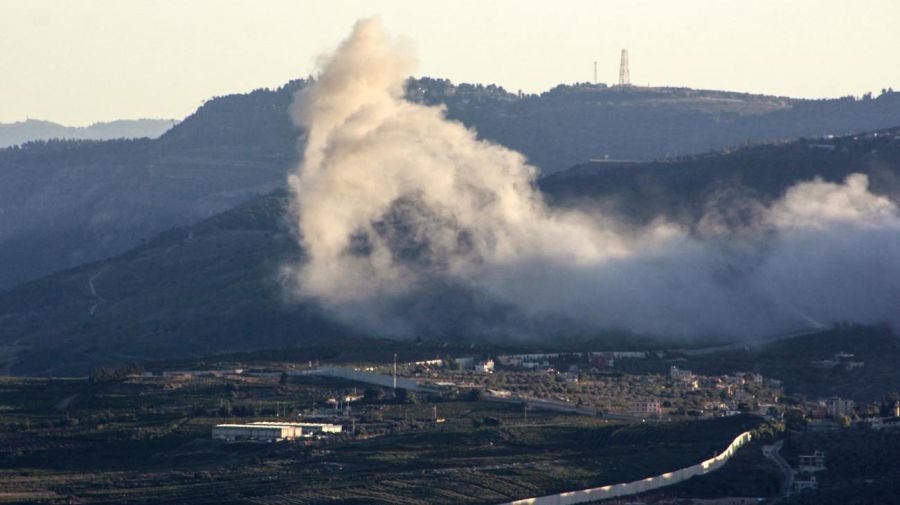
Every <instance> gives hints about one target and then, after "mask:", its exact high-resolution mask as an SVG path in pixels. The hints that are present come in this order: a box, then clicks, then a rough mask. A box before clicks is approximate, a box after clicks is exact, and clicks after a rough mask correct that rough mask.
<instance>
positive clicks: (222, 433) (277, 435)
mask: <svg viewBox="0 0 900 505" xmlns="http://www.w3.org/2000/svg"><path fill="white" fill-rule="evenodd" d="M342 431H343V427H342V426H341V425H340V424H329V423H292V422H275V421H256V422H252V423H248V424H217V425H215V426H214V427H213V429H212V438H213V439H216V440H226V441H228V442H235V441H240V440H249V441H258V442H280V441H282V440H294V439H298V438H301V437H306V438H309V437H312V436H315V435H321V434H324V433H341V432H342Z"/></svg>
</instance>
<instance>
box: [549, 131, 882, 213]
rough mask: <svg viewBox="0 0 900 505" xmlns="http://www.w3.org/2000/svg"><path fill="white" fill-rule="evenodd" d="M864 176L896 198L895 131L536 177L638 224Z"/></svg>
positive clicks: (557, 196)
mask: <svg viewBox="0 0 900 505" xmlns="http://www.w3.org/2000/svg"><path fill="white" fill-rule="evenodd" d="M853 172H860V173H864V174H867V175H868V176H869V182H870V190H871V191H873V192H875V193H878V194H883V195H887V196H890V197H891V198H892V199H893V200H894V201H896V202H900V129H898V128H894V129H891V130H882V131H880V132H873V133H869V134H863V135H858V136H850V137H839V138H833V139H816V140H808V139H804V140H798V141H795V142H790V143H786V144H782V145H762V146H754V147H747V148H743V149H736V150H733V151H726V152H723V153H713V154H708V155H700V156H688V157H684V158H681V159H673V160H667V161H658V162H649V163H615V162H612V163H603V162H593V163H584V164H581V165H578V166H575V167H572V168H571V169H569V170H565V171H562V172H558V173H556V174H553V175H550V176H548V177H545V178H543V179H541V180H540V186H541V189H542V190H543V191H544V193H545V194H546V195H548V198H549V199H550V200H551V201H552V202H554V203H556V204H557V205H569V206H577V205H581V204H588V205H596V204H597V203H598V202H602V207H601V209H602V210H604V211H607V212H611V213H614V214H617V215H620V216H623V217H625V218H628V219H632V220H635V221H636V222H648V221H650V220H652V219H654V218H656V217H658V216H666V217H667V218H668V219H670V220H674V221H678V222H681V223H685V224H690V225H695V224H697V223H698V222H699V221H700V219H701V218H702V217H703V216H704V215H705V214H708V213H710V212H716V213H718V215H719V216H720V217H725V218H727V219H730V220H736V221H735V222H734V224H740V220H741V219H743V218H746V217H749V216H746V215H742V214H741V212H742V210H743V209H745V207H744V206H743V205H742V204H743V202H745V201H748V200H754V201H756V202H759V203H763V204H765V203H769V202H771V201H772V200H774V199H776V198H778V197H780V196H781V195H782V194H783V193H784V191H785V190H787V188H788V187H790V186H792V185H793V184H796V183H798V182H802V181H808V180H811V179H813V178H815V177H820V178H822V179H824V180H826V181H831V182H842V181H843V180H844V178H845V177H846V176H847V175H848V174H850V173H853Z"/></svg>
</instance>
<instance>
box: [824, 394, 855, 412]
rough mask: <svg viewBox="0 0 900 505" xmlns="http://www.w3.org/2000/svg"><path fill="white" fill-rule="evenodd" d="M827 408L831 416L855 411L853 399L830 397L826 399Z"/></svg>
mask: <svg viewBox="0 0 900 505" xmlns="http://www.w3.org/2000/svg"><path fill="white" fill-rule="evenodd" d="M825 409H826V411H827V412H828V415H829V416H831V417H837V416H849V415H850V414H852V413H853V400H847V399H844V398H837V397H834V398H829V399H827V400H825Z"/></svg>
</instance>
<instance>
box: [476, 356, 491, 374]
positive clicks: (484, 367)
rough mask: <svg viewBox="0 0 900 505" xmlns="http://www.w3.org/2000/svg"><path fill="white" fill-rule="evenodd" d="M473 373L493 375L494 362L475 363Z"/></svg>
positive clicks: (489, 360)
mask: <svg viewBox="0 0 900 505" xmlns="http://www.w3.org/2000/svg"><path fill="white" fill-rule="evenodd" d="M475 371H476V372H481V373H493V372H494V360H492V359H488V360H487V361H479V362H478V363H475Z"/></svg>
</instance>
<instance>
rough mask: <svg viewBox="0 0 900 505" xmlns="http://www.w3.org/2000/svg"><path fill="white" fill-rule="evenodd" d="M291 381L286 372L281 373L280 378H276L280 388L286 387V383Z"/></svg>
mask: <svg viewBox="0 0 900 505" xmlns="http://www.w3.org/2000/svg"><path fill="white" fill-rule="evenodd" d="M290 379H291V376H290V375H288V373H287V372H281V377H279V378H278V384H281V385H282V386H284V385H286V384H287V383H288V381H289V380H290Z"/></svg>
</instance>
